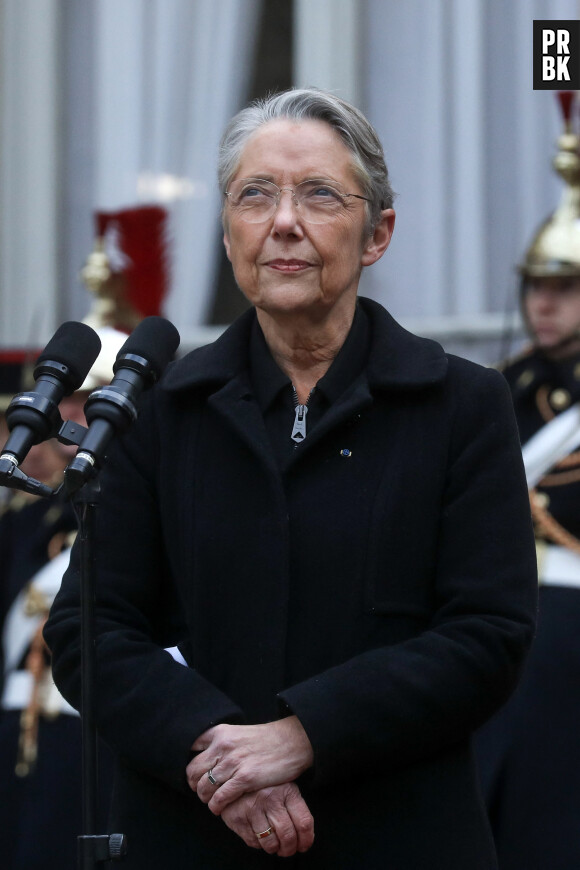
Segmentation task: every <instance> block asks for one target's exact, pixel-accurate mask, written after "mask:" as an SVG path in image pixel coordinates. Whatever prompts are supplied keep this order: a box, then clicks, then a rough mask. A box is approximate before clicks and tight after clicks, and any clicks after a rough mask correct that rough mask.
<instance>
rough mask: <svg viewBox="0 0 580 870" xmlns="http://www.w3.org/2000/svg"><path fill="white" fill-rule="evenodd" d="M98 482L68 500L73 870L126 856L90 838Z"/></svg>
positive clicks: (109, 838)
mask: <svg viewBox="0 0 580 870" xmlns="http://www.w3.org/2000/svg"><path fill="white" fill-rule="evenodd" d="M99 495H100V486H99V481H98V477H95V478H93V479H91V480H89V481H87V482H86V483H85V484H84V486H82V487H81V488H80V489H79V490H78V491H77V492H76V493H75V494H74V496H73V504H74V507H75V511H76V514H77V518H78V521H79V546H80V571H81V576H80V582H81V589H80V599H81V733H82V789H83V793H82V823H83V828H82V830H83V833H82V834H81V835H80V836H79V837H78V840H77V842H78V868H79V870H95V868H96V867H97V865H98V864H102V863H103V862H105V861H109V860H120V859H121V858H122V857H123V855H124V854H125V852H126V843H125V838H124V836H123V835H122V834H96V827H97V793H98V769H97V726H96V717H95V706H96V702H95V698H96V694H95V693H96V674H97V652H96V630H95V603H96V573H95V518H96V509H97V505H98V502H99Z"/></svg>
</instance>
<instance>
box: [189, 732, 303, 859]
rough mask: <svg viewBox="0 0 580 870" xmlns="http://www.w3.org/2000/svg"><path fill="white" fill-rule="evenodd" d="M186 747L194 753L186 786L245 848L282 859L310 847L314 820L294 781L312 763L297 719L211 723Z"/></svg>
mask: <svg viewBox="0 0 580 870" xmlns="http://www.w3.org/2000/svg"><path fill="white" fill-rule="evenodd" d="M191 748H192V750H193V751H194V752H197V753H198V755H196V757H195V758H194V759H193V760H192V761H190V763H189V764H188V765H187V769H186V773H187V781H188V783H189V786H190V788H191V789H192V790H193V791H195V792H196V793H197V795H198V797H199V798H200V800H202V801H203V802H204V803H206V804H207V805H208V807H209V809H210V810H211V811H212V812H213V813H214V814H215V815H218V816H221V817H222V819H223V821H224V822H225V823H226V825H227V826H228V827H229V828H231V830H232V831H234V832H235V833H236V834H238V836H239V837H241V838H242V840H243V841H244V842H245V843H246V845H248V846H250V847H251V848H253V849H263V850H264V851H265V852H268V853H270V854H277V855H280V856H281V857H288V856H289V855H294V854H295V852H306V851H307V850H308V849H309V848H310V846H311V845H312V843H313V841H314V820H313V818H312V815H311V813H310V810H309V809H308V806H307V805H306V802H305V801H304V798H303V797H302V795H301V794H300V790H299V788H298V786H297V785H296V783H295V782H294V780H296V779H297V778H298V776H300V774H301V773H303V772H304V771H305V770H307V769H308V768H309V767H310V766H311V765H312V763H313V751H312V746H311V744H310V740H309V739H308V736H307V735H306V732H305V731H304V728H303V727H302V725H301V723H300V720H299V719H298V718H297V717H296V716H288V717H287V718H285V719H280V720H279V721H277V722H268V723H267V724H264V725H216V726H215V727H214V728H210V729H209V730H208V731H205V732H204V733H203V734H201V735H200V736H199V737H198V738H197V740H196V741H195V742H194V743H193V745H192V747H191ZM210 770H211V773H212V779H214V780H215V785H214V784H212V782H211V780H210V778H209V777H208V771H210ZM270 831H271V833H269V832H270ZM258 834H264V835H263V836H262V837H261V838H258V836H257V835H258Z"/></svg>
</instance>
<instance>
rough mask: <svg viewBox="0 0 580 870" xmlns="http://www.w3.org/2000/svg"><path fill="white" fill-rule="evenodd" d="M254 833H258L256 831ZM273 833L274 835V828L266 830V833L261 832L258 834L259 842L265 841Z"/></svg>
mask: <svg viewBox="0 0 580 870" xmlns="http://www.w3.org/2000/svg"><path fill="white" fill-rule="evenodd" d="M254 833H256V832H255V831H254ZM273 833H274V829H273V828H272V826H270V827H269V828H266V830H265V831H260V833H259V834H256V837H257V838H258V840H263V839H265V838H266V837H269V836H270V834H273Z"/></svg>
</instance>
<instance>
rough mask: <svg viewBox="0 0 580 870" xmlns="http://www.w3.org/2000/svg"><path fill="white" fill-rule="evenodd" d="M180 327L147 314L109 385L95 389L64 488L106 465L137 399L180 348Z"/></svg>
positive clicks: (73, 489) (74, 486) (130, 419)
mask: <svg viewBox="0 0 580 870" xmlns="http://www.w3.org/2000/svg"><path fill="white" fill-rule="evenodd" d="M179 342H180V337H179V333H178V331H177V329H176V328H175V326H174V325H173V324H172V323H170V322H169V321H168V320H165V319H164V318H162V317H146V318H145V320H142V321H141V323H140V324H139V325H138V326H137V327H136V328H135V330H134V331H133V332H132V333H131V335H130V336H129V338H128V339H127V341H126V342H125V344H124V345H123V346H122V348H121V350H120V351H119V353H118V354H117V359H116V362H115V365H114V366H113V371H114V373H115V376H114V378H113V380H112V381H111V383H110V384H109V386H107V387H101V388H99V389H98V390H94V392H92V393H91V395H90V396H89V398H88V399H87V402H86V404H85V417H86V419H87V423H88V430H87V433H86V435H85V437H84V438H83V441H82V443H81V445H80V447H79V449H78V452H77V454H76V456H75V458H74V459H73V461H72V462H71V463H70V464H69V466H68V468H67V469H66V471H65V486H66V489H67V491H68V492H69V493H74V492H76V491H77V490H78V489H80V487H81V486H83V484H84V483H85V482H86V481H87V480H89V479H90V478H91V477H93V476H94V474H95V473H96V472H97V471H98V469H99V468H100V467H101V465H102V463H103V461H104V459H105V454H106V450H107V448H108V446H109V444H110V442H111V439H112V438H113V436H114V435H116V434H120V433H122V432H124V431H125V430H126V429H128V428H129V426H130V425H131V423H133V421H134V420H135V419H136V417H137V404H136V403H137V399H138V398H139V396H140V394H141V392H142V391H143V390H144V389H147V388H148V387H150V386H152V385H153V384H154V383H155V382H156V381H157V380H158V379H159V378H160V377H161V375H162V373H163V371H164V369H165V367H166V366H167V364H168V363H169V362H170V361H171V359H172V358H173V356H174V354H175V351H176V350H177V348H178V347H179Z"/></svg>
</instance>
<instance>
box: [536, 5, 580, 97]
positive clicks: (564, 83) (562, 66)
mask: <svg viewBox="0 0 580 870" xmlns="http://www.w3.org/2000/svg"><path fill="white" fill-rule="evenodd" d="M562 89H564V90H572V91H576V90H580V20H579V21H534V90H536V91H559V90H562Z"/></svg>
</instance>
